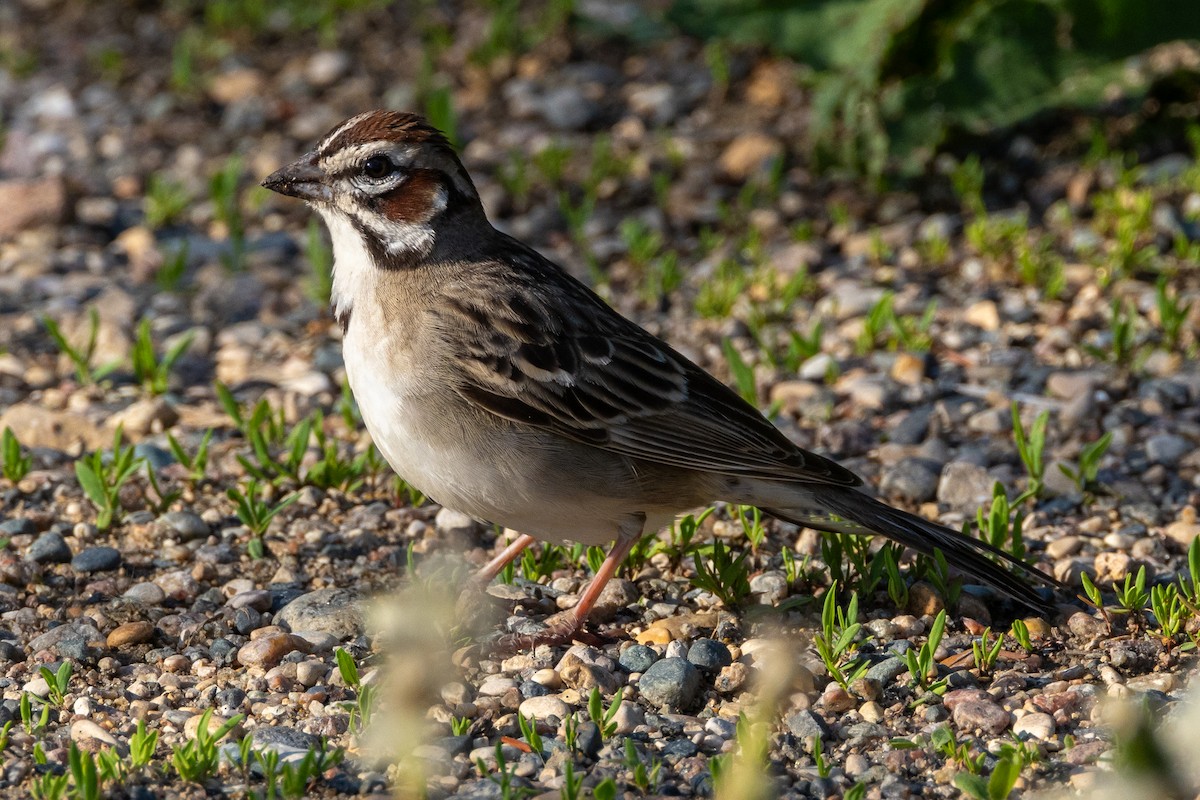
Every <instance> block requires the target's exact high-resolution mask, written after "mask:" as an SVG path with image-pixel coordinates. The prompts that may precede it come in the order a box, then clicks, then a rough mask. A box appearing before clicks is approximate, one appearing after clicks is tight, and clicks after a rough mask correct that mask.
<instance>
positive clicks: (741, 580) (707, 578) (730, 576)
mask: <svg viewBox="0 0 1200 800" xmlns="http://www.w3.org/2000/svg"><path fill="white" fill-rule="evenodd" d="M705 549H708V550H709V558H708V559H705V558H704V556H703V555H702V553H701V551H702V550H705ZM749 555H750V553H749V552H748V551H743V552H742V554H741V555H739V556H737V557H736V558H734V557H733V554H732V552H731V551H730V550H728V549H726V547H725V545H724V544H722V543H721V542H720V541H715V542H713V543H712V545H711V548H704V547H702V548H697V550H696V553H695V557H694V558H693V563H694V565H695V574H694V575H692V579H691V582H692V585H693V586H695V587H696V588H697V589H702V590H704V591H706V592H711V593H712V594H714V595H716V596H717V597H718V598H719V599H720V600H721V602H722V603H724V604H725V605H727V606H731V607H732V606H737V605H740V604H741V603H742V602H743V601H744V600H745V599H746V598H747V597H749V596H750V564H749V561H748V559H749Z"/></svg>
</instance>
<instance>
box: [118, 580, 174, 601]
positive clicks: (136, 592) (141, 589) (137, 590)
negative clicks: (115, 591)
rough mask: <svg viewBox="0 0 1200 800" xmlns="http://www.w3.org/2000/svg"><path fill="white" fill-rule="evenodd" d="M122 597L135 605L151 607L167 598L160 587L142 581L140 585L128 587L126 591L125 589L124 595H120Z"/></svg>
mask: <svg viewBox="0 0 1200 800" xmlns="http://www.w3.org/2000/svg"><path fill="white" fill-rule="evenodd" d="M122 597H124V598H125V599H126V600H129V601H130V602H133V603H137V604H138V605H142V606H153V605H157V604H159V603H161V602H162V601H163V600H165V599H166V598H167V593H166V592H164V591H163V590H162V587H160V586H159V585H158V584H157V583H151V582H150V581H143V582H141V583H135V584H134V585H133V586H130V587H129V588H128V589H126V590H125V594H124V595H122Z"/></svg>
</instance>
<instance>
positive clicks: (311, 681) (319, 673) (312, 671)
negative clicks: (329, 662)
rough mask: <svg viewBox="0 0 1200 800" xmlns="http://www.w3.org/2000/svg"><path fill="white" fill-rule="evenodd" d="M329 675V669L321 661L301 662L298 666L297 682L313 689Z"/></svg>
mask: <svg viewBox="0 0 1200 800" xmlns="http://www.w3.org/2000/svg"><path fill="white" fill-rule="evenodd" d="M328 675H329V667H328V666H326V665H325V664H323V663H321V662H320V661H301V662H300V663H299V664H297V665H296V680H297V681H299V682H300V683H301V685H303V686H304V687H305V688H307V689H311V688H312V687H314V686H316V685H317V684H318V683H321V682H322V681H323V680H325V678H326V677H327V676H328Z"/></svg>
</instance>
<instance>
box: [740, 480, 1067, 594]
mask: <svg viewBox="0 0 1200 800" xmlns="http://www.w3.org/2000/svg"><path fill="white" fill-rule="evenodd" d="M812 497H813V500H814V502H816V503H819V504H820V505H821V506H822V507H823V508H824V510H825V511H827V512H829V513H830V514H833V515H835V516H836V517H839V518H840V520H825V519H822V518H820V517H819V516H813V515H812V512H811V511H806V510H803V509H790V508H764V509H763V510H764V511H766V512H767V513H768V514H771V515H772V516H775V517H779V518H780V519H782V520H785V521H787V522H792V523H794V524H797V525H803V526H805V527H809V528H813V529H815V530H821V531H827V532H832V533H877V534H879V535H880V536H886V537H887V538H889V539H891V540H892V541H895V542H899V543H900V544H902V545H904V546H905V547H911V548H912V549H913V550H916V551H917V552H918V553H923V554H925V555H927V556H932V555H933V551H934V549H935V548H936V549H938V550H941V551H942V554H943V555H944V556H945V557H946V562H947V563H948V564H950V565H951V566H953V567H956V568H957V569H959V570H961V571H962V572H964V573H966V574H967V575H970V576H971V577H972V578H975V579H976V580H978V581H980V582H982V583H985V584H987V585H988V586H991V587H992V588H994V589H996V590H997V591H999V592H1003V593H1004V594H1006V595H1008V596H1009V597H1011V598H1012V599H1013V600H1015V601H1016V602H1018V603H1020V604H1021V605H1023V606H1026V607H1028V608H1030V609H1031V610H1034V611H1037V612H1039V613H1048V612H1052V611H1053V610H1054V603H1053V600H1050V601H1047V600H1045V599H1044V598H1043V597H1042V596H1041V595H1040V594H1038V593H1037V592H1036V591H1035V590H1034V589H1033V587H1032V586H1030V584H1029V583H1028V582H1027V579H1032V580H1034V581H1037V582H1039V583H1042V584H1044V585H1046V586H1050V587H1051V588H1053V589H1056V590H1063V591H1066V587H1065V586H1064V585H1063V584H1062V583H1060V582H1059V581H1057V580H1055V579H1054V578H1052V577H1050V576H1049V575H1047V574H1046V573H1044V572H1042V571H1041V570H1037V569H1034V568H1033V567H1031V566H1029V565H1028V564H1026V563H1025V562H1023V561H1021V560H1020V559H1019V558H1016V557H1015V556H1013V555H1011V554H1010V553H1006V552H1004V551H1003V550H999V549H997V548H995V547H993V546H992V545H990V544H988V543H987V542H985V541H983V540H981V539H974V538H971V537H967V536H963V535H962V534H961V533H960V532H958V531H956V530H953V529H952V528H947V527H946V526H945V525H940V524H938V523H936V522H931V521H929V520H927V519H922V518H921V517H918V516H914V515H913V514H909V513H908V512H906V511H901V510H900V509H898V508H893V507H891V506H889V505H887V504H885V503H881V502H879V501H878V500H875V499H874V498H872V497H870V496H868V495H865V494H863V493H862V492H859V491H856V490H854V489H843V488H841V487H833V486H829V487H825V486H822V487H821V488H820V489H819V490H817V489H814V491H813V492H812ZM841 520H844V521H845V522H842V521H841ZM847 523H849V524H847ZM989 555H990V556H995V557H996V558H998V559H1000V560H1002V561H1004V562H1006V563H1008V564H1009V565H1011V566H1012V567H1013V568H1014V570H1015V572H1010V571H1008V570H1007V569H1004V568H1003V567H1001V566H1000V565H999V564H997V563H996V561H993V560H992V559H991V558H988V556H989Z"/></svg>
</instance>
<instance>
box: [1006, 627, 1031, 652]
mask: <svg viewBox="0 0 1200 800" xmlns="http://www.w3.org/2000/svg"><path fill="white" fill-rule="evenodd" d="M1009 633H1011V634H1012V637H1013V638H1014V639H1016V640H1017V645H1018V646H1020V648H1021V649H1022V650H1024V651H1025V652H1026V653H1032V652H1033V639H1032V638H1030V635H1029V626H1028V625H1026V624H1025V620H1023V619H1014V620H1013V623H1012V628H1011V629H1010V630H1009Z"/></svg>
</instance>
